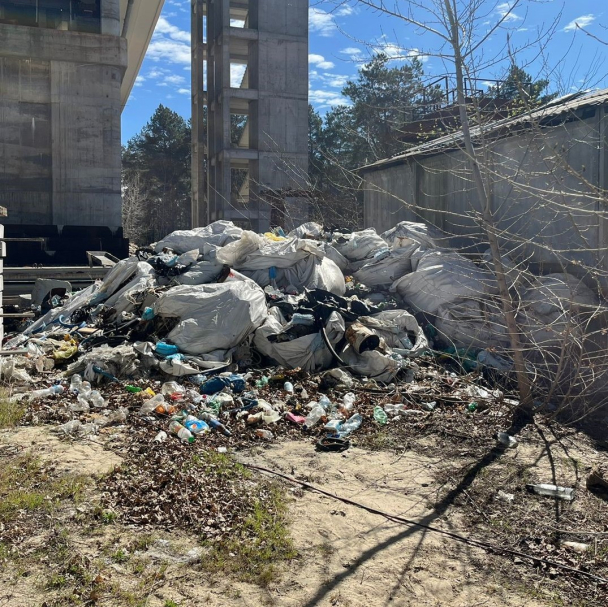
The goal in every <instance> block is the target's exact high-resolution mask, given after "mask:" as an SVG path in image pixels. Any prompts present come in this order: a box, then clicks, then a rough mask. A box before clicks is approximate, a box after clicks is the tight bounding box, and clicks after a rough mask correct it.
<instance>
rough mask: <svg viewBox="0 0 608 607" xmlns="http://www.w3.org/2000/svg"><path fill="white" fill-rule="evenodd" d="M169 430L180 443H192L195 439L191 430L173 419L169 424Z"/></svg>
mask: <svg viewBox="0 0 608 607" xmlns="http://www.w3.org/2000/svg"><path fill="white" fill-rule="evenodd" d="M169 432H171V434H175V435H176V436H177V438H179V440H181V441H182V443H193V442H194V440H195V439H194V436H193V435H192V432H190V430H188V428H184V426H182V425H181V424H180V423H179V422H178V421H175V420H174V421H172V422H171V423H170V424H169Z"/></svg>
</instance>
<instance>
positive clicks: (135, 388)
mask: <svg viewBox="0 0 608 607" xmlns="http://www.w3.org/2000/svg"><path fill="white" fill-rule="evenodd" d="M125 390H126V391H127V392H130V393H131V394H138V393H139V392H143V391H144V390H143V388H140V387H138V386H125Z"/></svg>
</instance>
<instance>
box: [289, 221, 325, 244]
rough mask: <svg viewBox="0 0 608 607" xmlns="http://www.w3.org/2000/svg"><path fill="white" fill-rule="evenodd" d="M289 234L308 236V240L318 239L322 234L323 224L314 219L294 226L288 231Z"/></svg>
mask: <svg viewBox="0 0 608 607" xmlns="http://www.w3.org/2000/svg"><path fill="white" fill-rule="evenodd" d="M289 236H295V237H296V238H308V239H310V240H319V239H320V238H321V236H323V226H322V225H321V224H319V223H315V222H314V221H308V222H306V223H303V224H302V225H300V226H298V227H297V228H294V229H293V230H292V231H291V232H289Z"/></svg>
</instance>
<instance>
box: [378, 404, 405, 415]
mask: <svg viewBox="0 0 608 607" xmlns="http://www.w3.org/2000/svg"><path fill="white" fill-rule="evenodd" d="M404 409H405V405H404V404H403V403H386V405H384V412H385V413H386V414H387V415H398V414H399V413H402V412H403V410H404ZM374 414H375V409H374ZM374 416H375V415H374Z"/></svg>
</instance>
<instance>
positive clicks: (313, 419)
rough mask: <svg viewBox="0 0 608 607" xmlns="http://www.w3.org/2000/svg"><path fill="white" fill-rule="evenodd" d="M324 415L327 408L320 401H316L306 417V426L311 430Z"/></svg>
mask: <svg viewBox="0 0 608 607" xmlns="http://www.w3.org/2000/svg"><path fill="white" fill-rule="evenodd" d="M324 415H325V409H324V408H323V407H322V406H321V405H320V404H319V403H315V404H314V406H313V408H312V409H311V410H310V411H309V413H308V415H307V416H306V418H305V421H304V427H305V428H306V429H307V430H310V428H312V427H313V426H314V425H315V424H316V423H317V422H318V421H319V420H320V419H321V418H322V417H323V416H324Z"/></svg>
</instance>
